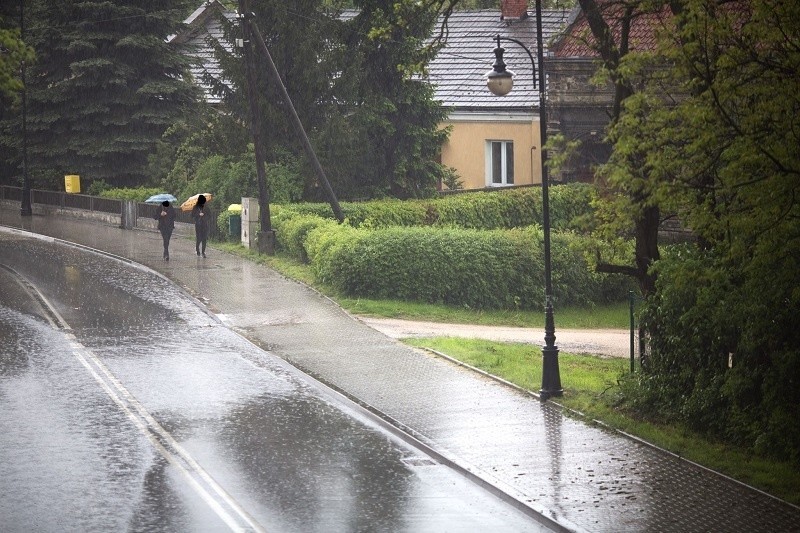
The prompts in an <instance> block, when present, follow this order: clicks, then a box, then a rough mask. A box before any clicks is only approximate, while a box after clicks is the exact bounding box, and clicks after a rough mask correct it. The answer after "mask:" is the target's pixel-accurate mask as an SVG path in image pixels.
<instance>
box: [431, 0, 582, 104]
mask: <svg viewBox="0 0 800 533" xmlns="http://www.w3.org/2000/svg"><path fill="white" fill-rule="evenodd" d="M568 15H569V12H568V11H564V10H544V11H543V12H542V36H543V38H544V42H545V54H547V43H548V41H550V39H551V38H552V37H553V36H554V35H556V33H557V32H558V31H559V30H561V29H562V28H563V27H564V26H565V25H566V22H567V17H568ZM447 30H448V31H447V34H446V46H445V47H444V48H442V50H441V51H440V52H439V54H438V55H437V56H436V58H435V59H434V60H433V61H431V63H430V65H429V79H430V81H431V82H432V83H434V84H435V86H436V93H435V98H436V99H437V100H439V101H441V102H442V103H443V104H444V105H445V106H448V107H454V108H456V109H461V110H486V111H490V110H530V109H531V107H532V106H538V105H539V91H538V89H534V88H533V73H532V70H531V60H530V58H529V57H528V54H527V53H526V52H525V50H523V49H522V48H521V47H520V46H519V45H517V44H516V43H512V42H507V41H503V42H501V45H502V46H503V48H504V49H505V54H504V55H503V60H504V61H505V63H506V66H507V68H508V70H511V71H512V72H514V74H515V76H514V90H513V91H511V92H510V93H509V94H508V95H506V96H495V95H493V94H492V93H491V92H489V89H487V88H486V73H487V72H489V71H491V70H492V65H493V64H494V60H495V56H494V49H495V47H496V46H497V42H496V41H495V40H494V38H495V36H496V35H498V34H499V35H500V36H501V37H510V38H513V39H516V40H518V41H521V42H523V43H525V46H526V47H527V48H528V49H529V50H530V52H531V54H532V55H533V58H534V60H536V48H537V47H536V42H537V41H536V17H535V16H530V17H528V18H526V19H523V20H516V21H513V22H511V23H507V22H505V21H502V20H500V11H499V10H480V11H455V12H453V13H452V15H450V18H449V20H448V24H447Z"/></svg>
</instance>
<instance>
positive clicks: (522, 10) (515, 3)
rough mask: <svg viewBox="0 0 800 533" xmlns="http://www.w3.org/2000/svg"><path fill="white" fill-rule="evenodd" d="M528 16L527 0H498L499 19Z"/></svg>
mask: <svg viewBox="0 0 800 533" xmlns="http://www.w3.org/2000/svg"><path fill="white" fill-rule="evenodd" d="M526 18H528V0H500V20H522V19H526Z"/></svg>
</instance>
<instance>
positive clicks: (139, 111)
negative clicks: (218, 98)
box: [1, 0, 197, 186]
mask: <svg viewBox="0 0 800 533" xmlns="http://www.w3.org/2000/svg"><path fill="white" fill-rule="evenodd" d="M178 4H182V2H178ZM178 4H176V3H175V2H172V3H170V2H166V3H161V4H159V6H158V9H153V6H152V2H150V1H148V0H135V1H129V0H126V1H124V2H123V1H121V0H116V1H105V2H100V1H87V2H85V1H77V0H65V1H63V2H56V3H53V2H46V1H41V0H37V1H34V2H30V3H29V5H28V8H27V9H26V10H25V15H26V20H27V23H28V26H27V27H26V42H29V43H30V44H31V45H32V46H33V48H34V49H35V50H36V56H37V60H36V62H35V63H34V64H32V65H30V67H29V68H28V69H26V85H27V88H28V91H27V135H28V162H29V165H30V173H31V176H32V178H34V179H36V180H38V181H42V180H48V181H49V180H52V179H53V178H52V177H53V176H63V175H65V174H71V173H75V174H80V175H81V176H82V177H84V178H85V179H106V180H107V181H109V182H110V183H113V184H114V185H116V186H120V185H122V186H128V185H138V184H142V183H145V182H147V181H148V175H147V169H146V167H147V159H148V156H149V155H150V154H151V153H152V152H153V150H154V148H155V145H156V143H157V142H158V140H159V138H160V137H161V135H162V133H163V132H164V130H165V129H166V127H167V125H168V124H171V123H172V122H173V121H174V120H175V118H176V117H177V116H179V115H180V114H182V113H184V112H185V111H187V109H188V107H189V105H191V104H193V103H196V102H197V98H196V97H197V93H196V90H195V88H194V86H193V85H192V84H191V83H189V81H188V80H187V79H185V78H184V74H185V73H186V72H187V68H188V60H187V58H186V57H185V56H183V55H181V54H180V53H179V51H178V50H177V49H175V48H174V47H173V46H171V45H169V44H168V43H167V42H166V38H167V36H169V35H171V34H174V33H175V32H176V30H177V28H178V27H179V24H180V22H181V19H182V13H181V12H180V11H179V10H176V9H174V7H175V6H176V5H178ZM180 7H183V6H182V5H181V6H180ZM20 118H21V117H20V116H19V115H16V116H14V117H10V121H9V122H8V123H7V124H6V127H7V128H16V129H17V130H18V128H19V123H18V122H17V121H19V120H20ZM1 140H2V142H5V138H3V139H1Z"/></svg>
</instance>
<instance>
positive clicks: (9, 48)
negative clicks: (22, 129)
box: [0, 3, 35, 176]
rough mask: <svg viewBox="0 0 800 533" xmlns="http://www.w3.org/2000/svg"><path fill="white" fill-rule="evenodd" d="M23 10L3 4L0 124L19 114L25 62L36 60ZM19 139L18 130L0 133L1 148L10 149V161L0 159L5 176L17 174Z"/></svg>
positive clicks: (0, 15)
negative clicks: (26, 34)
mask: <svg viewBox="0 0 800 533" xmlns="http://www.w3.org/2000/svg"><path fill="white" fill-rule="evenodd" d="M20 7H21V6H20V5H19V4H16V3H15V4H13V5H12V4H10V3H5V4H2V5H0V124H1V123H2V122H3V121H6V120H9V118H10V117H15V116H16V115H17V114H18V113H19V112H20V106H21V104H22V98H21V94H22V89H23V82H22V81H23V80H22V76H21V74H22V67H23V62H24V63H25V64H30V63H31V62H32V61H33V60H34V57H35V55H34V52H33V49H32V48H30V47H29V46H26V45H25V43H24V42H23V40H22V35H21V23H22V20H21V15H22V13H21V9H20ZM20 137H21V136H20V135H19V131H15V132H9V133H6V132H3V131H2V130H0V145H6V146H7V152H8V155H9V157H8V158H7V159H6V158H0V175H2V176H9V175H14V174H16V172H17V168H18V166H19V162H18V160H20V159H21V157H19V155H18V150H17V149H16V148H17V147H16V145H17V144H18V143H19V142H21V141H20ZM3 139H5V142H4V140H3ZM2 159H5V160H2Z"/></svg>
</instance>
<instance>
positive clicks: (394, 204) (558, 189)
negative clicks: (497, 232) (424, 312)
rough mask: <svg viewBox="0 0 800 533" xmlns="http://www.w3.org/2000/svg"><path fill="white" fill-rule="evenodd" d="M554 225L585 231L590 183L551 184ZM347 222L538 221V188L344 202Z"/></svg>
mask: <svg viewBox="0 0 800 533" xmlns="http://www.w3.org/2000/svg"><path fill="white" fill-rule="evenodd" d="M549 191H550V222H551V227H552V228H553V229H572V230H579V231H587V230H589V229H591V228H592V227H593V220H594V212H593V208H592V203H593V199H594V198H596V196H597V193H596V189H595V187H594V186H592V185H589V184H586V183H571V184H565V185H556V186H552V187H550V189H549ZM277 207H279V209H280V210H281V212H282V213H283V216H300V215H316V216H319V217H322V218H330V219H333V211H332V209H331V207H330V205H328V204H323V203H315V204H283V205H280V206H277ZM341 208H342V212H343V214H344V216H345V219H346V222H347V223H348V224H349V225H351V226H353V227H356V228H360V227H367V228H387V227H392V226H406V227H410V226H431V225H435V226H448V227H456V228H465V229H482V230H493V229H511V228H523V227H527V226H530V225H532V224H542V189H541V188H540V187H524V188H517V189H503V190H497V191H479V192H466V193H460V194H452V195H448V196H444V197H440V198H435V199H428V200H406V201H400V200H379V201H371V202H343V203H341Z"/></svg>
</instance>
